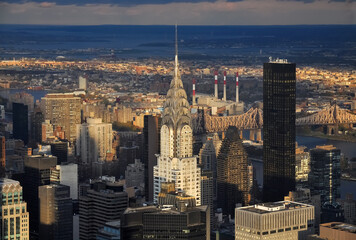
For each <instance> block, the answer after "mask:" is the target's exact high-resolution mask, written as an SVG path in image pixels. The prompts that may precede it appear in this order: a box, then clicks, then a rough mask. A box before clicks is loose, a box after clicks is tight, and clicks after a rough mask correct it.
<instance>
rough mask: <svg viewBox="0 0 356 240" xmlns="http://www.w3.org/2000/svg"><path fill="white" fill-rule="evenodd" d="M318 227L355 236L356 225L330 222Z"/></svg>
mask: <svg viewBox="0 0 356 240" xmlns="http://www.w3.org/2000/svg"><path fill="white" fill-rule="evenodd" d="M320 226H321V227H326V228H332V229H337V230H339V231H345V232H350V233H354V234H356V225H352V224H348V223H342V222H330V223H324V224H320Z"/></svg>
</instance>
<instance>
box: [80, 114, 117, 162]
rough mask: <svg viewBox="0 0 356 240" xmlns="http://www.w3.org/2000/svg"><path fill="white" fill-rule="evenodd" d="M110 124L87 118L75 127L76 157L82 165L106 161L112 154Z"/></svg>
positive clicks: (98, 119)
mask: <svg viewBox="0 0 356 240" xmlns="http://www.w3.org/2000/svg"><path fill="white" fill-rule="evenodd" d="M112 138H113V135H112V124H111V123H103V122H102V121H101V118H88V119H87V122H86V123H83V124H78V125H77V145H76V146H77V155H80V158H81V161H82V163H84V164H92V163H95V162H98V161H104V160H106V154H107V153H110V152H112Z"/></svg>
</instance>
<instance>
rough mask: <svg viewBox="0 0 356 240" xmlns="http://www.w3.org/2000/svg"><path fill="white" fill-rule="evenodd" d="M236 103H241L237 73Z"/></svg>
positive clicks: (237, 74)
mask: <svg viewBox="0 0 356 240" xmlns="http://www.w3.org/2000/svg"><path fill="white" fill-rule="evenodd" d="M236 102H237V103H238V102H239V72H237V73H236Z"/></svg>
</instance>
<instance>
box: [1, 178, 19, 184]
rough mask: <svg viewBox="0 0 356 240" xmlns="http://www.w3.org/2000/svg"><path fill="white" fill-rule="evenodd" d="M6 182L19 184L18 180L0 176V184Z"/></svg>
mask: <svg viewBox="0 0 356 240" xmlns="http://www.w3.org/2000/svg"><path fill="white" fill-rule="evenodd" d="M7 184H20V182H18V181H15V180H12V179H9V178H0V186H3V185H7Z"/></svg>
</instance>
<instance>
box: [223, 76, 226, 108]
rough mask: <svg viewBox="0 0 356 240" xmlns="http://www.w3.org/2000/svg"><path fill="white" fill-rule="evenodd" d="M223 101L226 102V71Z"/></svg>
mask: <svg viewBox="0 0 356 240" xmlns="http://www.w3.org/2000/svg"><path fill="white" fill-rule="evenodd" d="M223 101H226V71H224V96H223Z"/></svg>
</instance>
